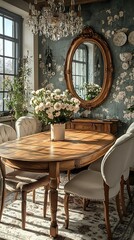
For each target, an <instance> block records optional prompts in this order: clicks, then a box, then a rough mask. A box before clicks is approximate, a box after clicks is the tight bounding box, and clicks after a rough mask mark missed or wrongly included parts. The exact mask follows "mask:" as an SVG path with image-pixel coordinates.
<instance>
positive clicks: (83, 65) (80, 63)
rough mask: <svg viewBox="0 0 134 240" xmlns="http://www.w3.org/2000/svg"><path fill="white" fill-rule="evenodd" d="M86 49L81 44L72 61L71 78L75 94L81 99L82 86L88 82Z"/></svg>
mask: <svg viewBox="0 0 134 240" xmlns="http://www.w3.org/2000/svg"><path fill="white" fill-rule="evenodd" d="M87 66H88V48H87V46H86V45H85V44H81V45H80V46H79V47H78V48H77V50H76V51H75V54H74V57H73V61H72V77H73V82H74V86H75V90H76V92H79V95H80V96H81V97H82V98H83V97H84V96H83V90H82V89H81V88H82V86H83V84H84V83H86V82H88V67H87Z"/></svg>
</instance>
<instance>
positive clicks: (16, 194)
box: [14, 192, 18, 200]
mask: <svg viewBox="0 0 134 240" xmlns="http://www.w3.org/2000/svg"><path fill="white" fill-rule="evenodd" d="M17 197H18V192H16V193H15V196H14V200H17Z"/></svg>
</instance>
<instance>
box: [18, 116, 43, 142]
mask: <svg viewBox="0 0 134 240" xmlns="http://www.w3.org/2000/svg"><path fill="white" fill-rule="evenodd" d="M15 129H16V132H17V138H20V137H24V136H27V135H32V134H34V133H37V132H40V131H41V123H40V122H39V121H38V119H36V118H35V117H32V116H23V117H20V118H19V119H18V120H17V121H16V123H15Z"/></svg>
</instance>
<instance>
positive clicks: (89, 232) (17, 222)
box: [0, 174, 134, 240]
mask: <svg viewBox="0 0 134 240" xmlns="http://www.w3.org/2000/svg"><path fill="white" fill-rule="evenodd" d="M72 177H73V176H72ZM66 181H67V179H66V174H62V176H61V184H60V187H59V199H58V213H57V219H58V227H59V236H58V237H57V238H56V239H58V240H74V239H76V240H81V239H83V240H101V239H103V240H107V233H106V229H105V223H104V215H103V204H102V202H90V203H89V205H88V207H87V210H86V211H84V210H83V209H82V199H80V198H74V197H71V198H70V206H69V208H70V224H69V229H65V228H64V218H65V215H64V208H63V198H64V191H63V189H64V184H65V182H66ZM131 188H132V190H133V187H131ZM43 192H44V190H43V188H40V189H37V190H36V204H34V203H32V194H29V195H28V201H27V219H26V230H22V229H21V200H16V201H13V199H12V198H11V195H10V198H8V201H7V203H6V206H5V208H4V213H3V217H2V223H1V224H0V239H5V240H48V239H49V240H50V239H52V238H50V237H49V227H50V210H49V203H48V208H47V217H46V218H45V219H43V196H44V193H43ZM125 195H126V199H125V201H126V204H127V213H128V214H127V216H126V217H124V222H123V224H121V223H120V222H119V218H118V215H117V212H116V207H115V201H114V199H113V200H112V201H111V202H110V223H111V229H112V233H113V240H119V239H120V240H134V235H133V229H134V204H130V203H129V201H128V199H127V193H126V194H125Z"/></svg>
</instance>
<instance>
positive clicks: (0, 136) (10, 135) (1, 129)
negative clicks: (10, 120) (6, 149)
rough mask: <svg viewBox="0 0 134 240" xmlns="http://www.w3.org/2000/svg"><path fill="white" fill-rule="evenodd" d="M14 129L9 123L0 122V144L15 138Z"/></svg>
mask: <svg viewBox="0 0 134 240" xmlns="http://www.w3.org/2000/svg"><path fill="white" fill-rule="evenodd" d="M16 137H17V135H16V131H15V130H14V129H13V128H12V127H11V126H9V125H7V124H4V123H0V144H1V143H4V142H7V141H11V140H14V139H16Z"/></svg>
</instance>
